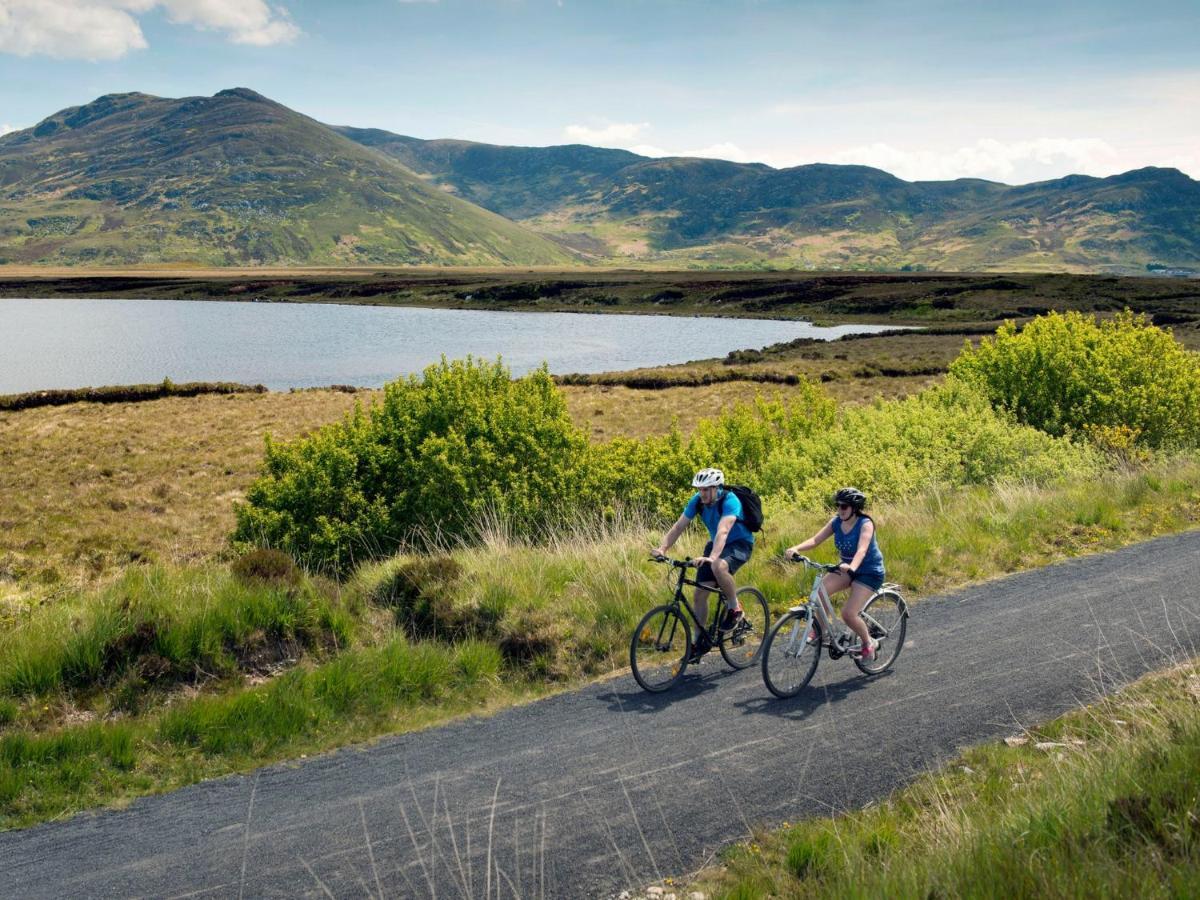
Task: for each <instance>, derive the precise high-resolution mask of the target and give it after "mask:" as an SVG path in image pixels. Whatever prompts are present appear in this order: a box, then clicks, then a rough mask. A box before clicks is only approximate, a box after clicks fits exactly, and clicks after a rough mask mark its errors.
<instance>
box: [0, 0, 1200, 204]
mask: <svg viewBox="0 0 1200 900" xmlns="http://www.w3.org/2000/svg"><path fill="white" fill-rule="evenodd" d="M1198 47H1200V0H1140V2H1138V3H1136V4H1134V3H1128V2H1109V0H1102V2H1088V3H1084V2H1065V3H1064V2H1060V3H1055V2H1053V0H1043V2H1040V3H1032V2H1026V0H1010V2H1006V3H990V4H985V3H976V2H950V0H842V2H832V0H826V2H809V0H791V2H788V0H407V2H404V0H346V2H341V3H332V2H328V0H277V2H268V0H0V130H3V129H4V128H5V127H7V128H17V127H27V126H29V125H32V124H35V123H36V122H37V121H39V120H40V119H42V118H43V117H45V116H46V115H48V114H50V113H52V112H54V111H56V110H58V109H61V108H63V107H66V106H73V105H78V104H81V103H86V102H88V101H89V100H92V99H94V98H95V97H96V96H99V95H100V94H105V93H111V92H117V91H129V90H141V91H145V92H148V93H152V94H159V95H162V96H187V95H197V94H212V93H214V92H216V91H218V90H220V89H222V88H226V87H233V86H245V87H251V88H254V89H255V90H257V91H260V92H261V93H263V94H266V95H267V96H270V97H272V98H274V99H276V100H279V101H280V102H282V103H285V104H287V105H288V106H291V107H293V108H295V109H297V110H299V111H301V112H304V113H307V114H309V115H311V116H314V117H315V118H318V119H321V120H322V121H327V122H331V123H336V124H348V125H359V126H373V127H379V128H386V129H388V130H391V131H396V132H400V133H403V134H412V135H416V136H418V137H424V138H434V137H456V138H464V139H468V140H477V141H489V142H494V143H505V144H524V145H546V144H558V143H569V142H581V143H591V144H597V145H602V146H614V147H626V148H628V149H632V150H634V151H636V152H641V153H646V154H647V155H666V154H677V153H678V154H689V155H705V156H716V157H721V158H726V159H735V160H739V161H762V162H766V163H768V164H770V165H775V166H785V165H797V164H801V163H807V162H839V163H850V162H853V163H863V164H867V165H875V166H878V167H880V168H883V169H886V170H888V171H891V172H894V173H895V174H897V175H899V176H901V177H903V178H909V179H932V178H953V177H960V176H977V177H984V178H992V179H995V180H999V181H1006V182H1009V183H1021V182H1026V181H1033V180H1038V179H1041V178H1049V177H1057V176H1060V175H1064V174H1068V173H1071V172H1084V173H1087V174H1094V175H1107V174H1113V173H1115V172H1120V171H1125V170H1127V169H1131V168H1136V167H1140V166H1144V165H1173V166H1176V167H1178V168H1181V169H1183V170H1184V171H1186V172H1188V173H1189V174H1190V175H1192V176H1193V177H1198V178H1200V51H1198V49H1197V48H1198Z"/></svg>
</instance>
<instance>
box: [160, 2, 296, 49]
mask: <svg viewBox="0 0 1200 900" xmlns="http://www.w3.org/2000/svg"><path fill="white" fill-rule="evenodd" d="M162 6H163V8H164V9H165V10H166V11H167V17H168V18H169V19H170V20H171V21H172V22H174V23H176V24H177V25H193V26H195V27H197V28H204V29H214V30H218V31H225V32H227V33H228V34H229V37H230V40H232V41H234V42H235V43H238V44H254V45H256V46H260V47H262V46H267V45H269V44H282V43H287V42H288V41H291V40H294V39H295V38H296V37H297V36H298V35H299V34H300V29H299V28H297V27H296V25H295V24H294V23H293V22H292V20H291V17H290V16H289V15H288V12H287V10H285V9H283V8H281V7H271V6H268V5H267V4H266V3H265V2H264V0H162Z"/></svg>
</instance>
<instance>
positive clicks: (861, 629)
mask: <svg viewBox="0 0 1200 900" xmlns="http://www.w3.org/2000/svg"><path fill="white" fill-rule="evenodd" d="M833 502H834V505H835V506H836V507H837V515H836V516H835V517H834V518H832V519H830V520H829V522H828V524H826V525H825V527H824V528H822V529H821V530H820V531H818V532H817V533H816V534H814V535H813V536H812V537H810V538H809V539H808V540H806V541H801V542H800V543H799V544H796V546H794V547H788V549H787V551H786V554H787V555H788V556H795V555H796V554H797V553H801V552H802V551H804V550H811V549H812V548H813V547H815V546H817V545H818V544H820V543H823V542H824V541H825V540H826V539H828V538H829V537H830V536H831V535H832V536H833V542H834V544H835V545H837V549H838V553H839V554H840V555H841V557H842V562H841V565H840V566H839V571H837V572H830V573H828V574H827V575H825V576H824V582H823V583H824V586H825V592H826V594H827V595H829V596H832V595H833V594H836V593H837V592H838V591H844V590H845V589H846V588H850V599H849V600H847V601H846V604H845V606H843V607H842V621H843V622H845V623H846V625H847V626H849V628H850V629H851V630H852V631H853V632H854V633H855V634H856V635H858V639H859V641H860V642H861V647H862V651H861V653H862V658H863V659H866V660H869V659H874V657H875V649H876V647H878V645H879V644H878V641H876V640H874V639H873V638H872V637H871V636H870V634H868V633H867V626H866V623H865V622H863V620H862V619H861V618H860V617H859V613H861V612H862V609H863V607H864V606H865V605H866V603H867V601H868V600H869V599H871V595H872V594H874V593H875V592H876V591H878V590H879V589H880V588H881V587H883V575H884V573H883V553H881V552H880V550H879V544H877V543H876V542H875V523H874V521H872V519H871V517H870V516H868V515H866V514H865V513H864V512H863V509H864V507H866V505H867V497H866V495H865V494H863V492H862V491H860V490H859V489H858V488H853V487H844V488H842V489H841V490H839V491H838V492H837V493H836V494H835V495H834V497H833Z"/></svg>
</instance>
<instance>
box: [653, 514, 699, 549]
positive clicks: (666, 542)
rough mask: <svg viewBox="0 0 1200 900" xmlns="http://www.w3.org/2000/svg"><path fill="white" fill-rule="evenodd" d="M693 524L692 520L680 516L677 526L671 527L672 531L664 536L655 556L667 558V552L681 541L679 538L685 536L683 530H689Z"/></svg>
mask: <svg viewBox="0 0 1200 900" xmlns="http://www.w3.org/2000/svg"><path fill="white" fill-rule="evenodd" d="M691 522H692V520H691V519H689V518H688V517H687V516H680V517H679V518H678V519H677V520H676V522H675V524H674V525H672V526H671V530H670V531H668V532H667V533H666V534H665V535H663V539H662V543H661V544H659V545H658V546H657V547H655V548H654V554H655V555H656V556H666V555H667V551H668V550H670V549H671V547H672V546H674V544H675V542H676V541H677V540H679V536H680V535H681V534H683V530H684V529H685V528H687V527H688V525H690V524H691Z"/></svg>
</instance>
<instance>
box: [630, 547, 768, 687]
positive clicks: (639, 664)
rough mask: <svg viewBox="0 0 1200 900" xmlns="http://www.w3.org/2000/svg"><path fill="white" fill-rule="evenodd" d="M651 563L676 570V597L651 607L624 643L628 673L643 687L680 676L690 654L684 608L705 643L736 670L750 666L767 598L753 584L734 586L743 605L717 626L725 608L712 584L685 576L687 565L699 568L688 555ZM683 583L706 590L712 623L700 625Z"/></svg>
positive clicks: (761, 634) (760, 635)
mask: <svg viewBox="0 0 1200 900" xmlns="http://www.w3.org/2000/svg"><path fill="white" fill-rule="evenodd" d="M651 558H652V559H653V561H654V562H662V563H670V565H671V568H672V569H673V570H678V572H679V577H678V578H677V579H676V581H675V597H674V599H672V600H671V602H670V603H665V604H663V605H662V606H656V607H654V609H652V610H650V612H648V613H646V615H644V616H643V617H642V621H640V622H638V626H637V628H636V629H634V632H633V640H632V641H630V644H629V663H630V665H631V666H632V667H633V677H634V678H636V679H637V683H638V684H640V685H641V686H642V687H643V688H645V689H646V690H648V691H652V692H654V693H657V692H659V691H665V690H667V689H668V688H670V687H671V686H672V685H674V684H675V682H677V681H678V680H679V679H680V678H682V677H683V673H684V671H685V670H686V669H687V667H688V662H689V660H690V659H691V655H692V629H691V626H690V625H689V624H688V621H687V618H685V617H684V611H686V612H687V615H688V617H690V618H691V620H692V622H694V623H695V624H696V628H697V631H698V633H700V634H703V635H704V638H703V639H705V640H707V641H708V643H709V645H710V646H715V647H717V648H719V649H720V651H721V656H723V657H724V658H725V662H727V663H729V665H731V666H733V668H735V669H746V668H749V667H750V666H752V665H754V663H755V662H756V661H757V660H758V656H759V653H760V652H761V650H762V642H763V638H764V637H766V634H767V628H768V626H769V625H770V620H771V614H770V612H769V611H768V609H767V599H766V598H765V597H764V596H763V595H762V592H761V591H759V590H758V589H757V588H753V587H743V588H738V592H737V599H738V601H739V602H740V603H741V605H742V616H741V618H740V620H739V621H738V622H737V624H736V625H734V627H733V628H730V629H728V630H722V629H721V627H720V625H721V618H722V616H723V614H724V612H725V604H724V602H722V597H723V595H722V594H721V593H720V591H719V590H718V589H716V588H715V587H709V586H708V585H702V584H700V583H699V582H698V581H693V580H692V579H690V578H688V577H687V570H688V569H695V568H697V567H699V565H700V564H699V563H697V562H694V561H692V560H690V559H684V560H678V559H669V558H667V557H665V556H664V557H661V558H657V557H651ZM685 584H688V585H691V586H693V587H702V588H704V589H705V590H711V591H712V592H713V594H714V599H715V600H716V601H717V602H714V603H712V604H711V605H712V607H713V615H712V622H711V623H710V624H708V625H707V626H706V625H704V624H703V623H702V622H701V621H700V619H699V618H697V616H696V612H695V610H693V609H692V606H691V604H690V603H688V601H687V598H686V597H685V596H684V595H683V586H684V585H685Z"/></svg>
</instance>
